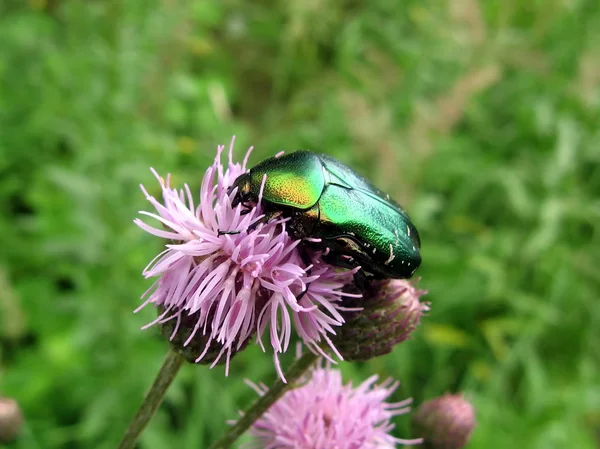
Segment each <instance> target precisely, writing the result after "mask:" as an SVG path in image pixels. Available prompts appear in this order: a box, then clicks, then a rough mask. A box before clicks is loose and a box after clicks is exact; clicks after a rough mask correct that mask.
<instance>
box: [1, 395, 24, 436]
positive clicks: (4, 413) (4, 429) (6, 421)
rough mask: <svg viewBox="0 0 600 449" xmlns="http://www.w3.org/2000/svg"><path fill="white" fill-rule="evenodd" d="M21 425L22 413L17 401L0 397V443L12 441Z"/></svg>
mask: <svg viewBox="0 0 600 449" xmlns="http://www.w3.org/2000/svg"><path fill="white" fill-rule="evenodd" d="M22 426H23V413H22V412H21V408H20V407H19V404H17V401H15V400H14V399H10V398H1V397H0V443H10V442H12V441H14V440H15V439H16V438H17V436H18V435H19V432H20V431H21V427H22Z"/></svg>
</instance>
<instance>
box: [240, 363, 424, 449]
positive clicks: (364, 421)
mask: <svg viewBox="0 0 600 449" xmlns="http://www.w3.org/2000/svg"><path fill="white" fill-rule="evenodd" d="M376 381H377V376H373V377H371V378H369V379H367V380H366V381H365V382H363V383H362V384H360V385H359V386H358V387H353V386H352V385H351V384H346V385H344V384H343V383H342V375H341V372H340V371H339V370H335V369H331V368H330V367H329V366H326V367H323V366H322V365H321V366H317V367H316V368H314V369H313V370H312V371H311V372H309V373H308V375H307V377H306V378H305V379H304V385H302V386H301V387H299V388H296V389H294V390H291V391H288V392H287V393H286V394H285V395H284V396H283V397H282V398H281V399H280V400H279V401H277V402H276V403H275V404H274V405H273V406H272V407H271V408H270V409H269V410H268V411H267V412H266V413H265V414H264V415H263V416H262V417H261V418H259V419H258V420H257V421H256V422H255V424H254V426H253V427H252V429H251V431H250V432H251V434H252V435H253V436H254V441H253V442H252V443H250V444H249V447H252V448H257V449H258V448H260V449H262V448H272V449H296V448H311V449H331V448H336V449H392V448H394V447H396V444H406V445H410V444H419V443H421V442H422V439H416V440H402V439H398V438H395V437H393V436H392V435H390V433H389V432H390V431H391V430H392V429H393V428H394V425H393V424H392V423H391V419H392V418H393V417H394V416H397V415H402V414H404V413H407V412H408V411H409V410H410V408H409V407H408V406H409V404H410V403H411V400H410V399H408V400H405V401H402V402H398V403H388V402H385V401H386V400H387V399H388V398H389V397H390V396H391V394H392V393H393V392H394V390H396V388H397V387H398V383H397V382H394V381H392V380H391V379H388V380H387V381H385V382H383V383H382V384H379V385H375V382H376ZM252 387H253V388H254V389H255V390H256V391H257V393H258V394H259V395H261V396H262V395H264V394H265V393H266V392H267V388H266V387H264V386H261V387H259V386H256V385H252Z"/></svg>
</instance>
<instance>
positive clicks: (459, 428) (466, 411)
mask: <svg viewBox="0 0 600 449" xmlns="http://www.w3.org/2000/svg"><path fill="white" fill-rule="evenodd" d="M413 427H414V431H415V432H416V433H418V434H419V435H420V436H422V437H423V438H424V440H425V441H424V443H423V447H424V448H426V449H462V448H464V447H465V446H466V444H467V442H468V441H469V438H470V436H471V433H472V432H473V428H474V427H475V409H474V408H473V406H472V405H471V404H470V403H469V401H467V400H466V399H465V398H464V397H463V396H462V395H460V394H456V395H454V394H445V395H444V396H441V397H439V398H436V399H433V400H430V401H426V402H424V403H423V404H421V405H420V406H419V408H418V409H417V411H416V412H415V414H414V415H413Z"/></svg>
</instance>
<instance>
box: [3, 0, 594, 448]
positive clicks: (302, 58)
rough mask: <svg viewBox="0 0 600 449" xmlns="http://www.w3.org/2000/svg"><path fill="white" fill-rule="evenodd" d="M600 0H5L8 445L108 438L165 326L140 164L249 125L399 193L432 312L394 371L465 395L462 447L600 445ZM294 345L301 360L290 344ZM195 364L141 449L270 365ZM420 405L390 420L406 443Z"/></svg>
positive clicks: (194, 437)
mask: <svg viewBox="0 0 600 449" xmlns="http://www.w3.org/2000/svg"><path fill="white" fill-rule="evenodd" d="M599 42H600V3H598V2H597V1H594V0H544V1H529V2H526V1H521V0H489V1H487V0H486V1H483V0H482V1H479V2H478V1H477V0H437V1H434V0H418V1H417V0H403V1H398V0H369V1H360V0H345V1H334V0H288V1H279V2H276V1H267V0H262V1H242V0H194V1H184V0H144V1H138V0H121V1H116V0H114V1H108V0H107V1H103V0H94V1H86V2H79V1H69V0H46V1H44V0H29V2H21V1H16V0H5V1H4V2H3V3H2V4H0V80H1V83H0V236H2V237H1V244H0V248H1V249H0V313H1V315H0V351H1V353H0V356H1V360H0V394H3V395H8V396H13V397H16V398H17V399H18V400H19V401H20V403H21V404H22V407H23V408H24V411H25V414H26V416H27V428H26V429H25V432H24V434H23V436H22V438H21V439H20V440H19V441H18V442H17V443H15V444H14V445H12V446H11V447H14V448H19V449H23V448H27V449H29V448H32V449H37V448H44V449H54V448H70V449H80V448H97V449H105V448H106V449H110V448H114V447H115V446H116V443H117V441H118V440H119V438H120V436H121V433H122V431H123V429H124V426H125V424H126V422H127V420H128V419H129V418H130V417H131V415H132V414H133V412H134V410H135V408H136V407H137V406H138V404H139V402H140V398H141V397H142V395H143V393H144V391H145V389H146V388H147V387H148V385H149V384H150V382H151V380H152V378H153V376H154V374H155V373H156V370H157V368H158V366H159V365H160V363H161V361H162V358H163V354H164V353H165V350H166V344H165V343H164V341H163V340H161V339H160V338H159V337H158V335H157V332H156V331H155V330H154V329H151V330H147V331H140V327H141V326H142V325H144V324H145V323H146V322H148V321H150V320H151V319H152V317H153V313H152V311H151V310H150V309H148V310H144V311H143V312H141V313H139V314H137V315H133V314H132V310H133V309H134V308H135V307H136V306H137V305H138V304H139V296H140V295H141V293H142V292H143V291H144V290H145V289H146V288H147V287H148V285H149V284H148V282H145V281H144V280H143V279H142V278H141V276H140V271H141V269H142V268H143V267H144V266H145V265H146V263H147V262H148V261H149V260H150V258H152V257H153V256H154V254H155V253H156V252H157V251H158V250H159V249H160V245H159V244H158V242H157V241H156V240H154V239H152V238H151V237H149V236H147V235H144V233H143V232H142V231H141V230H139V229H138V228H137V227H135V226H134V225H133V224H132V220H133V218H134V217H135V216H136V214H137V211H138V210H140V209H147V208H148V206H147V205H146V204H145V200H144V198H143V195H142V194H141V192H140V191H139V188H138V184H139V183H144V184H145V185H147V186H150V187H151V191H153V192H156V191H157V189H156V184H155V181H154V179H153V177H152V175H151V174H150V172H149V170H148V167H149V166H153V167H155V168H157V169H158V170H159V171H160V172H161V173H166V172H172V173H173V174H174V175H175V180H176V181H177V182H189V183H191V184H194V183H199V180H200V178H201V175H202V173H203V171H204V169H205V168H206V167H207V165H208V164H209V163H210V161H211V159H212V158H213V155H214V151H215V148H216V145H217V144H218V143H227V142H228V141H229V139H230V136H231V135H232V134H236V135H237V136H238V139H237V154H238V155H241V154H242V153H243V152H244V151H245V149H246V148H247V147H248V146H249V145H255V146H256V152H255V154H254V156H253V158H252V161H253V162H257V161H259V160H261V159H262V158H264V157H266V156H267V155H272V154H274V153H276V152H278V151H279V150H282V149H285V150H294V149H298V148H310V149H314V150H320V151H325V152H327V153H330V154H332V155H335V156H337V157H338V158H340V159H341V160H343V161H344V162H346V163H348V164H350V165H352V166H353V167H355V168H356V169H357V170H358V171H359V172H361V173H364V174H365V175H368V176H369V177H370V178H371V179H373V180H374V181H375V183H376V184H378V185H379V186H381V187H382V188H384V189H386V190H387V191H389V192H390V193H391V194H393V196H394V197H396V198H397V199H398V200H399V201H400V202H401V203H402V204H404V205H406V206H407V209H408V210H409V211H410V213H411V215H412V217H413V219H414V221H415V222H416V224H417V226H418V228H419V230H420V232H421V236H422V240H423V257H424V264H423V266H422V268H421V270H420V275H421V276H422V280H421V283H420V286H421V287H423V288H426V289H428V290H429V292H430V293H429V296H428V299H429V300H430V301H431V302H432V312H431V313H430V315H429V316H428V317H427V318H426V320H425V322H424V324H423V325H422V327H421V328H420V329H419V331H418V332H417V333H416V334H415V337H414V339H413V340H412V341H409V342H407V343H404V344H403V345H401V346H400V347H399V348H397V350H396V351H395V352H394V353H393V354H391V355H389V356H386V357H382V358H379V359H376V360H373V361H371V362H369V363H367V364H343V365H342V368H343V370H344V371H345V374H346V376H347V378H348V379H356V380H361V379H364V378H366V377H367V376H369V375H371V374H372V373H379V374H380V375H381V376H383V377H387V376H394V377H397V378H399V379H400V380H401V381H402V391H400V392H399V394H398V395H397V396H396V398H397V399H401V398H404V397H408V396H413V397H414V398H415V400H416V401H417V403H418V402H420V401H422V400H424V399H426V398H430V397H433V396H436V395H439V394H442V393H444V392H446V391H465V392H466V393H467V395H468V397H470V398H471V399H472V400H473V402H474V404H475V405H476V407H477V411H478V419H479V426H478V428H477V430H476V432H475V434H474V437H473V439H472V442H471V444H470V446H469V447H470V448H471V449H484V448H485V449H496V448H498V449H500V448H506V447H518V448H531V449H536V448H540V449H542V448H543V449H552V448H577V449H591V448H594V447H597V446H596V445H597V444H598V440H596V441H595V438H598V434H599V432H600V378H599V377H600V375H599V372H600V370H599V369H598V368H599V358H600V331H599V328H600V308H599V307H598V296H599V292H600V271H599V270H598V267H599V266H600V251H599V250H600V234H599V231H600V228H599V223H600V195H599V194H600V169H599V165H598V164H599V162H600V149H599V146H600V132H599V127H598V123H599V121H598V119H599V118H600V117H599V114H598V112H599V105H600V89H599V86H600V51H599V49H600V47H599V46H598V43H599ZM284 362H285V363H288V362H289V358H288V359H286V360H284ZM231 371H232V374H231V375H230V376H229V378H225V377H224V372H223V369H222V368H216V369H214V370H212V371H209V370H208V369H207V368H205V367H200V368H198V367H192V366H188V367H186V368H185V369H184V371H183V372H182V374H181V375H180V377H179V378H178V379H177V381H176V383H175V385H174V386H173V388H172V389H171V390H170V392H169V395H168V398H167V400H166V402H165V404H164V406H163V407H162V409H161V410H160V412H159V414H158V415H157V416H156V418H155V419H154V420H153V422H152V424H151V426H150V428H149V429H148V430H147V432H146V433H145V434H144V436H143V438H142V440H141V442H140V448H143V449H163V448H167V447H172V448H203V447H206V446H207V444H208V443H209V442H210V441H213V440H214V439H216V437H217V436H219V435H220V434H221V433H222V432H223V430H224V429H225V428H226V424H225V421H226V420H227V419H230V418H233V417H235V416H236V413H237V410H238V409H241V408H245V407H246V406H247V405H248V404H249V403H250V401H251V400H252V399H253V397H254V393H253V392H251V390H250V389H249V388H247V387H246V386H245V385H244V384H243V382H242V379H243V378H250V379H252V380H255V381H265V382H269V381H270V380H271V379H273V378H274V370H273V366H272V361H271V358H270V357H269V355H267V354H263V353H262V352H261V351H260V350H259V348H257V347H251V348H249V349H248V350H247V351H245V352H244V353H243V354H241V355H240V356H238V357H237V358H235V359H234V361H233V363H232V370H231ZM407 423H408V419H407V418H406V417H401V418H400V419H398V421H397V424H398V427H397V435H398V436H406V437H408V436H409V433H410V432H409V429H408V424H407Z"/></svg>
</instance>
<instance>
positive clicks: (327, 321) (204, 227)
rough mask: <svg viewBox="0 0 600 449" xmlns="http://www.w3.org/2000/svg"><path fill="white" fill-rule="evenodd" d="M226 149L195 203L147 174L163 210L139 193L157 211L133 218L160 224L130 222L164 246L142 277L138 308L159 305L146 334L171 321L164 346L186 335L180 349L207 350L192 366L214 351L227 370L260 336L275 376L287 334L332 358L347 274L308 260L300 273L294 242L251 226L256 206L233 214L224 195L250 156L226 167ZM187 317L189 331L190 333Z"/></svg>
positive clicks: (280, 231) (278, 231) (268, 227)
mask: <svg viewBox="0 0 600 449" xmlns="http://www.w3.org/2000/svg"><path fill="white" fill-rule="evenodd" d="M233 143H234V139H232V141H231V145H230V150H229V161H228V165H227V167H226V168H225V167H224V166H223V165H222V163H221V153H222V151H223V149H224V147H223V146H219V147H218V150H217V156H216V158H215V161H214V163H213V165H212V166H210V167H209V168H208V170H207V171H206V173H205V175H204V178H203V180H202V184H201V188H200V193H199V198H198V202H197V203H196V202H195V201H194V197H193V195H192V192H191V190H190V188H189V187H188V185H187V184H186V185H184V188H183V189H180V190H178V189H175V188H172V187H171V185H170V177H169V176H167V179H166V181H165V180H163V179H162V178H161V177H159V176H158V174H157V173H156V172H155V171H154V170H152V172H153V173H154V175H155V176H156V178H157V179H158V180H159V182H160V186H161V189H162V199H163V201H162V203H161V202H160V201H158V200H157V199H155V198H154V197H152V196H151V195H149V194H148V192H147V191H146V189H144V187H143V186H142V191H143V192H144V194H145V195H146V198H147V199H148V201H149V202H150V203H151V204H152V206H154V208H155V209H156V213H150V212H144V211H142V212H140V213H141V214H143V215H146V216H149V217H152V218H154V219H156V220H157V221H158V222H160V223H161V224H162V226H161V227H160V228H158V227H154V226H150V225H148V224H147V223H145V222H144V221H142V220H141V219H136V220H135V223H136V224H137V225H138V226H139V227H141V228H142V229H144V230H145V231H147V232H149V233H150V234H153V235H155V236H157V237H160V238H164V239H166V240H168V241H169V243H167V244H166V245H165V246H166V249H165V250H164V251H163V252H162V253H160V254H159V255H158V256H157V257H156V258H155V259H154V260H153V261H152V262H150V264H149V265H148V266H147V267H146V268H145V270H144V272H143V274H144V276H145V277H146V278H152V277H157V278H158V279H157V281H156V282H155V283H154V284H153V285H152V287H151V288H150V289H149V290H148V291H147V292H146V293H145V294H144V296H143V298H146V297H147V299H146V301H145V302H144V304H142V306H140V308H138V310H140V309H141V308H143V307H144V306H146V305H148V304H154V305H155V306H157V307H159V309H160V310H161V311H162V313H160V316H159V317H158V318H157V319H156V320H155V321H153V322H151V323H149V324H148V325H147V326H145V328H146V327H149V326H152V325H154V324H164V323H166V322H168V321H170V320H175V321H176V323H175V325H174V326H173V332H172V334H171V336H170V337H171V339H173V338H174V337H175V336H176V335H177V334H178V333H180V332H183V331H185V332H186V335H187V339H186V340H185V341H184V343H183V345H184V346H188V345H189V344H190V343H191V342H192V341H193V340H194V339H195V338H197V337H202V339H203V342H206V344H205V345H204V350H203V351H202V353H200V354H198V356H197V358H196V360H195V361H196V362H200V361H202V360H203V359H204V358H205V357H206V356H207V353H208V351H209V350H211V351H214V350H215V348H216V349H217V354H216V356H215V357H213V358H211V359H210V360H209V362H212V365H213V366H214V365H215V364H216V363H217V362H219V361H220V360H221V359H222V357H223V356H224V357H225V363H226V370H227V371H228V369H229V360H230V358H231V357H232V356H233V355H234V354H235V353H236V352H237V351H239V350H240V349H241V348H242V347H243V346H244V345H245V343H247V341H248V340H249V339H250V338H251V337H252V335H253V334H255V333H256V332H258V338H259V342H260V344H261V346H262V347H263V349H265V346H264V344H263V342H262V338H261V337H262V335H263V333H264V332H265V331H267V330H268V335H269V342H270V345H271V347H272V349H273V351H274V355H275V360H276V366H277V369H278V372H279V374H280V376H281V377H282V378H283V374H282V373H281V369H280V368H279V364H278V358H277V354H279V353H282V352H285V351H286V350H287V349H288V346H289V343H290V339H291V336H292V330H293V327H295V329H296V331H297V333H298V334H299V336H300V337H301V338H302V340H303V342H304V343H305V344H306V345H307V346H308V347H309V348H311V350H313V351H318V352H320V353H322V354H324V351H323V350H322V349H321V348H320V345H321V344H322V342H323V341H325V342H326V343H327V344H328V345H329V346H330V347H331V348H332V349H333V350H334V352H335V347H334V346H333V343H331V340H330V339H329V336H328V335H329V334H334V333H335V330H334V328H335V327H336V326H340V325H341V324H342V323H343V322H344V319H343V317H342V315H341V314H340V311H341V310H343V308H342V307H341V305H340V302H341V299H342V297H343V296H351V295H349V294H347V293H344V292H342V287H343V286H344V285H345V284H347V283H349V282H351V281H352V272H349V271H346V272H340V271H339V270H336V269H334V268H333V267H331V266H329V265H327V264H324V263H322V262H321V261H320V260H319V259H318V257H316V256H315V257H314V258H313V266H311V267H306V266H305V265H304V263H303V262H302V258H301V257H300V254H299V251H298V248H297V247H298V244H299V243H300V241H299V240H293V239H291V238H290V237H289V236H288V234H287V233H286V230H285V227H286V223H285V221H286V220H272V221H270V222H268V223H266V224H259V225H258V226H254V227H251V225H252V224H254V223H255V222H256V220H257V219H259V218H260V217H261V216H262V215H261V210H260V209H261V208H260V205H258V206H257V207H255V208H253V209H251V210H249V211H248V213H246V214H243V213H242V212H243V210H244V209H243V208H242V206H241V205H238V206H237V207H235V208H234V207H232V205H231V203H232V199H233V196H234V195H235V192H228V189H229V187H230V186H231V185H232V184H233V182H234V181H235V179H236V178H237V177H238V176H239V175H241V174H243V173H244V172H245V171H246V162H247V159H248V156H249V153H250V151H249V152H248V154H247V155H246V158H245V159H244V162H243V163H242V164H237V163H234V162H233V157H232V151H233ZM250 150H251V149H250ZM223 232H226V233H223ZM304 291H306V293H305V294H304V295H303V296H302V297H301V299H300V300H297V298H298V297H299V296H300V295H301V293H302V292H304ZM191 317H193V319H194V320H195V323H194V325H193V326H192V327H191V328H190V326H189V321H190V318H191ZM182 323H184V325H182ZM292 323H293V324H292ZM336 353H337V352H336ZM338 355H339V354H338Z"/></svg>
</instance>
